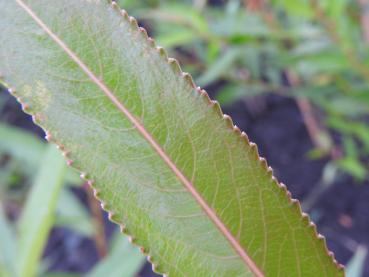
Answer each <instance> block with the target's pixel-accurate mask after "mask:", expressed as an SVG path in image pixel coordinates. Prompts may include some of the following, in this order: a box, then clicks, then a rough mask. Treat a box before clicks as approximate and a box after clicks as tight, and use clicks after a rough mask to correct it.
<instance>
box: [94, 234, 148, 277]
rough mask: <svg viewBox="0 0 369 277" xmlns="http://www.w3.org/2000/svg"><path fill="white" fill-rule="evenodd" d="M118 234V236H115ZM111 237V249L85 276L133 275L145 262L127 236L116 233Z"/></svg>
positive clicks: (110, 276) (123, 276) (111, 276)
mask: <svg viewBox="0 0 369 277" xmlns="http://www.w3.org/2000/svg"><path fill="white" fill-rule="evenodd" d="M117 235H118V236H117ZM117 235H116V236H115V237H114V238H113V241H112V242H113V244H112V250H111V253H110V254H109V256H108V257H106V258H105V259H104V260H102V261H101V262H100V263H99V264H98V265H97V266H96V267H95V268H93V269H92V271H91V272H90V273H89V274H88V275H87V277H100V276H104V277H134V276H137V274H138V272H139V271H140V269H141V267H142V266H143V264H144V262H145V257H144V256H143V255H142V254H141V253H140V251H139V250H138V249H137V248H136V247H134V246H133V245H132V244H130V243H129V242H128V240H127V237H123V236H122V235H121V234H119V233H117Z"/></svg>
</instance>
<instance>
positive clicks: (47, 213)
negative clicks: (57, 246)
mask: <svg viewBox="0 0 369 277" xmlns="http://www.w3.org/2000/svg"><path fill="white" fill-rule="evenodd" d="M65 169H66V166H65V162H64V159H63V157H62V155H61V154H60V152H59V151H58V150H57V149H55V146H53V145H49V146H48V148H47V151H46V153H45V156H44V157H43V162H42V165H41V168H40V171H39V172H38V174H37V178H36V181H35V184H34V185H33V187H32V190H31V192H30V195H29V197H28V199H27V202H26V204H25V207H24V209H23V213H22V215H21V218H20V220H19V226H18V227H19V241H18V243H19V244H18V259H17V271H18V272H17V273H18V274H17V276H19V277H23V276H24V277H30V276H34V275H35V274H36V271H37V267H38V262H39V259H40V257H41V254H42V251H43V249H44V246H45V244H46V242H47V238H48V235H49V231H50V229H51V227H52V225H53V219H54V213H55V208H56V204H57V200H58V196H59V192H60V189H61V186H62V184H63V182H64V177H65Z"/></svg>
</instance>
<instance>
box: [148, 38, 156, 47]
mask: <svg viewBox="0 0 369 277" xmlns="http://www.w3.org/2000/svg"><path fill="white" fill-rule="evenodd" d="M147 42H148V43H149V45H150V46H151V47H152V48H155V39H153V38H152V37H148V38H147Z"/></svg>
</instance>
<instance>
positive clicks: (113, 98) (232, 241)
mask: <svg viewBox="0 0 369 277" xmlns="http://www.w3.org/2000/svg"><path fill="white" fill-rule="evenodd" d="M15 1H16V2H17V3H18V5H19V6H20V7H22V8H23V9H24V10H25V11H26V12H27V13H28V14H29V15H30V16H31V17H32V18H33V20H34V21H35V22H36V23H37V24H38V25H39V26H40V27H41V28H42V29H43V30H44V31H45V32H46V33H47V34H48V35H49V36H50V37H51V38H52V39H53V40H54V41H55V42H56V43H57V44H58V45H59V46H60V47H61V48H62V49H63V51H65V52H66V53H67V54H68V56H69V57H70V58H71V59H72V60H73V61H74V62H75V63H76V64H77V65H78V66H79V67H80V68H81V69H82V70H83V71H84V72H85V73H86V74H87V76H88V77H89V78H90V79H91V81H93V82H94V83H95V84H96V85H97V86H98V87H99V88H100V89H101V90H102V91H103V92H104V93H105V95H106V96H107V97H108V98H109V99H110V100H111V101H112V102H113V103H114V105H115V106H116V107H117V108H118V109H119V110H120V111H121V112H122V113H123V114H124V115H125V116H126V117H127V118H128V119H129V120H130V121H131V122H132V124H133V125H134V126H135V128H136V129H137V130H138V131H139V132H140V133H141V135H142V136H143V137H144V138H145V139H146V140H147V142H148V143H150V145H151V146H152V148H153V149H154V150H155V151H156V152H157V153H158V155H159V156H160V157H161V158H162V159H163V161H164V162H165V163H166V164H167V165H168V167H169V168H170V169H171V170H172V171H173V172H174V174H175V175H176V176H177V178H178V179H179V180H180V181H181V182H182V183H183V185H184V186H185V187H186V188H187V190H188V191H189V192H190V193H191V194H192V196H193V197H194V198H195V200H196V201H197V202H198V204H199V205H200V206H201V208H202V209H203V210H204V212H205V213H206V214H207V215H208V216H209V218H210V219H211V220H212V221H213V222H214V224H215V225H216V226H217V228H218V229H219V230H220V232H221V233H222V234H223V235H224V236H225V237H226V238H227V240H228V241H229V242H230V244H231V245H232V247H233V248H234V249H235V250H236V252H237V253H238V254H239V255H240V257H241V258H242V260H243V261H244V262H245V263H246V265H247V266H248V267H249V269H250V270H251V271H252V272H253V273H254V274H255V276H258V277H259V276H264V275H263V273H262V272H261V270H260V269H259V268H258V267H257V266H256V264H255V263H254V261H253V260H252V259H251V258H250V257H249V256H248V254H247V253H246V251H245V250H244V249H243V247H242V246H241V245H240V243H239V242H238V241H237V240H236V239H235V237H234V236H233V235H232V234H231V232H230V231H229V230H228V228H227V227H226V226H225V225H224V224H223V222H222V221H221V220H220V219H219V218H218V216H217V215H216V213H215V212H214V211H213V209H212V208H211V207H210V206H209V205H208V204H207V203H206V201H205V200H204V199H203V198H202V197H201V195H200V194H199V193H198V191H197V190H196V189H195V187H194V186H193V184H192V183H191V182H190V181H189V180H188V179H187V178H186V177H185V176H184V175H183V173H182V172H181V171H180V170H179V169H178V168H177V167H176V165H175V164H174V163H173V162H172V160H171V159H170V158H169V157H168V155H167V154H166V153H165V151H164V150H163V149H162V148H161V147H160V145H159V144H158V143H157V142H156V141H155V140H154V138H153V137H152V136H151V134H150V133H149V132H148V131H147V130H146V129H145V127H144V126H143V125H142V124H141V123H140V122H139V121H138V120H137V119H136V118H135V117H134V116H133V115H132V114H131V113H130V111H129V110H128V109H127V108H126V107H125V106H124V105H123V104H122V103H121V102H120V101H119V100H118V98H117V97H116V96H115V95H114V93H113V92H111V91H110V89H109V88H108V87H107V86H106V85H105V84H104V82H103V81H102V80H100V79H99V78H97V77H96V76H95V74H94V73H93V72H92V71H91V70H90V69H89V68H88V67H87V66H86V65H85V64H84V63H83V61H82V60H80V59H79V58H78V56H77V55H76V54H75V53H74V52H73V51H72V50H71V49H70V48H69V47H68V46H67V45H66V44H65V43H64V42H63V41H62V40H61V39H60V38H59V37H58V36H57V35H56V34H55V33H53V32H52V31H51V30H50V29H49V28H48V27H47V25H46V24H45V23H44V22H43V21H42V20H41V19H40V18H39V17H38V16H37V14H36V13H34V12H33V11H32V10H31V8H29V7H28V6H27V5H26V4H25V3H24V2H23V1H22V0H15Z"/></svg>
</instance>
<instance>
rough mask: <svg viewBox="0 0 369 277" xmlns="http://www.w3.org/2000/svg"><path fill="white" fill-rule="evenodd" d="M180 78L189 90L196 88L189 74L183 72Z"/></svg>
mask: <svg viewBox="0 0 369 277" xmlns="http://www.w3.org/2000/svg"><path fill="white" fill-rule="evenodd" d="M182 77H183V79H185V81H186V82H187V84H188V85H189V86H190V87H191V88H196V85H195V82H194V81H193V79H192V76H191V75H190V74H189V73H187V72H183V73H182Z"/></svg>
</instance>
